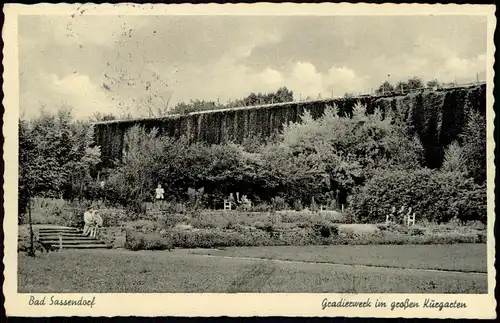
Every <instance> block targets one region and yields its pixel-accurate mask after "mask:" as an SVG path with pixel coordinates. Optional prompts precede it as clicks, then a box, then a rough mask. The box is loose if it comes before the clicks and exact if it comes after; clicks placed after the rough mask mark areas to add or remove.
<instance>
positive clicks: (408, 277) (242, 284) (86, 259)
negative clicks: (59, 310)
mask: <svg viewBox="0 0 500 323" xmlns="http://www.w3.org/2000/svg"><path fill="white" fill-rule="evenodd" d="M364 247H366V246H364ZM374 247H375V246H374ZM433 247H434V246H430V247H429V246H428V250H431V248H433ZM281 248H283V247H281ZM294 248H297V247H294ZM308 248H309V249H302V250H308V252H311V253H314V250H315V248H316V249H317V250H325V249H324V247H308ZM353 248H354V249H353V250H355V248H357V247H354V246H353ZM250 249H252V248H241V250H250ZM257 249H258V248H256V250H257ZM260 249H264V248H260ZM235 250H236V249H235ZM283 250H285V249H283ZM292 250H293V249H290V251H289V253H291V252H292ZM275 252H277V249H276V250H275ZM344 252H349V251H344ZM430 252H431V253H432V251H430ZM316 253H319V252H316ZM283 254H285V251H283ZM352 254H353V255H354V254H355V253H354V252H352ZM365 254H366V255H368V253H365ZM387 255H389V253H387ZM419 255H420V257H421V256H423V254H422V253H420V254H419ZM406 257H407V258H409V257H411V256H408V255H407V256H406ZM462 258H466V257H464V255H463V254H462ZM373 259H378V258H377V256H374V257H373ZM404 259H406V258H404ZM465 260H466V259H465ZM468 260H469V261H471V262H474V261H475V258H472V259H470V258H469V259H468ZM399 261H402V262H404V260H401V258H400V260H399ZM420 261H421V262H425V261H429V260H428V259H426V258H424V259H421V260H420ZM429 262H431V261H429ZM18 265H19V267H18V289H19V292H20V293H30V292H33V293H35V292H41V293H47V292H56V293H69V292H73V293H85V292H87V293H90V292H92V293H96V292H102V293H119V292H123V293H148V292H151V293H152V292H155V293H168V292H211V293H232V292H323V293H326V292H331V293H383V292H390V293H486V292H487V287H488V282H487V277H486V275H483V274H471V273H451V272H449V273H446V272H426V271H417V270H408V269H396V268H363V267H361V268H360V267H356V268H354V267H350V266H335V265H331V264H312V263H284V262H276V261H272V260H253V259H229V258H223V257H205V256H201V255H193V254H189V253H188V252H186V251H185V250H178V251H173V252H168V251H139V252H133V251H126V250H93V251H79V250H78V251H73V250H71V251H63V252H55V253H50V254H48V255H47V254H42V255H39V256H38V257H36V258H29V257H27V256H26V255H25V254H24V253H20V254H19V260H18Z"/></svg>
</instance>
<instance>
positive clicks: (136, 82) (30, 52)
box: [18, 15, 487, 118]
mask: <svg viewBox="0 0 500 323" xmlns="http://www.w3.org/2000/svg"><path fill="white" fill-rule="evenodd" d="M18 27H19V73H20V105H21V106H20V109H21V112H22V113H24V117H30V116H33V115H36V114H37V113H39V111H40V107H44V108H45V109H46V110H49V111H52V110H56V109H58V108H59V107H61V106H63V105H65V106H71V107H72V108H73V111H74V114H75V116H77V117H79V118H84V117H87V116H91V115H92V114H94V112H96V111H100V112H104V113H109V112H111V113H114V114H117V115H119V114H120V111H122V110H123V107H132V113H134V114H136V115H137V114H139V113H140V112H136V110H135V109H134V108H135V107H137V106H139V107H140V106H144V105H145V104H150V105H151V106H161V105H166V104H167V103H166V102H170V103H169V104H170V105H173V104H175V103H177V102H181V101H189V100H191V99H193V100H194V99H205V100H214V101H216V100H217V99H219V100H220V102H225V101H227V100H228V99H235V98H241V97H245V96H247V95H248V94H250V93H251V92H268V91H269V92H270V91H276V90H277V89H278V88H279V87H280V86H287V87H288V88H289V89H291V90H293V91H294V95H295V97H296V98H299V95H300V94H301V95H302V97H306V96H311V97H317V96H318V93H322V96H323V97H324V96H328V95H331V93H332V91H333V93H334V95H335V96H342V95H344V93H345V92H370V90H371V89H372V88H376V87H377V86H378V85H380V84H381V83H382V82H383V81H385V80H387V79H389V81H391V83H396V82H397V81H399V80H404V79H407V78H408V77H411V76H419V77H421V78H423V79H424V80H429V79H433V78H438V79H440V80H442V81H453V80H456V81H457V82H467V81H473V80H475V79H476V73H479V77H480V79H482V80H484V79H485V70H486V58H485V54H486V50H487V48H486V18H485V17H478V16H475V17H474V16H447V17H444V16H441V17H440V16H420V17H418V16H404V17H403V16H400V17H394V16H392V17H391V16H385V17H383V16H380V17H374V16H364V17H363V16H357V17H354V16H353V17H346V16H344V17H340V16H338V17H324V16H323V17H322V16H317V17H304V16H303V17H298V16H295V17H291V16H290V17H276V16H275V17H269V16H266V17H264V16H261V17H250V16H246V17H241V16H240V17H230V16H225V17H222V16H218V17H215V16H86V15H80V16H74V17H70V16H68V17H65V16H20V18H19V25H18ZM389 74H390V77H388V75H389ZM148 102H149V103H148ZM142 111H145V110H142Z"/></svg>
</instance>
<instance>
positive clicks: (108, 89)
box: [102, 83, 111, 91]
mask: <svg viewBox="0 0 500 323" xmlns="http://www.w3.org/2000/svg"><path fill="white" fill-rule="evenodd" d="M102 87H103V88H104V89H105V90H107V91H111V89H110V87H109V86H108V85H107V84H106V83H102Z"/></svg>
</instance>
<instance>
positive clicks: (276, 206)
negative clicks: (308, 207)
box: [271, 196, 287, 211]
mask: <svg viewBox="0 0 500 323" xmlns="http://www.w3.org/2000/svg"><path fill="white" fill-rule="evenodd" d="M271 205H272V208H273V210H275V211H278V210H285V209H286V208H287V203H286V201H285V199H284V198H282V197H281V196H275V197H273V198H272V199H271Z"/></svg>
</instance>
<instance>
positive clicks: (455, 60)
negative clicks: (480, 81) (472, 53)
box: [437, 55, 486, 83]
mask: <svg viewBox="0 0 500 323" xmlns="http://www.w3.org/2000/svg"><path fill="white" fill-rule="evenodd" d="M485 71H486V56H485V55H478V56H476V57H474V58H471V59H467V58H462V57H456V56H454V57H449V58H448V59H446V61H445V62H444V65H443V66H442V67H441V68H440V69H438V71H437V74H438V78H439V79H441V80H443V81H444V82H450V81H454V80H456V81H457V82H459V83H460V82H470V81H472V80H475V79H476V74H477V73H479V74H480V75H484V73H485Z"/></svg>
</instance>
